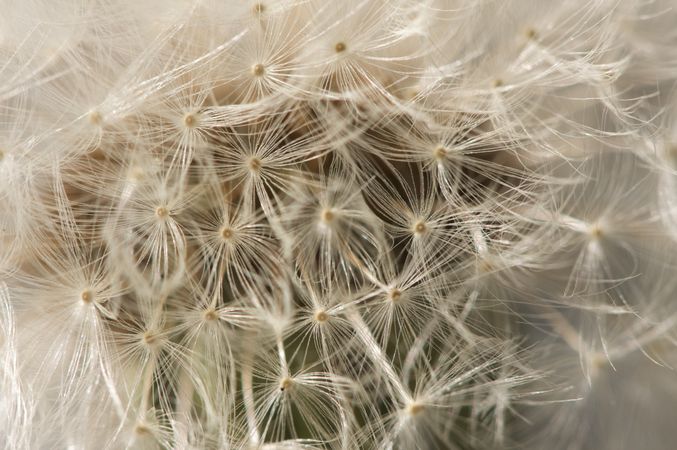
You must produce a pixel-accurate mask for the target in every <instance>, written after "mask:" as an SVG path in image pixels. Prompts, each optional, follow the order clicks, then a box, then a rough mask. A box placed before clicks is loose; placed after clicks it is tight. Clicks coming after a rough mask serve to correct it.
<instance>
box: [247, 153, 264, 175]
mask: <svg viewBox="0 0 677 450" xmlns="http://www.w3.org/2000/svg"><path fill="white" fill-rule="evenodd" d="M262 167H263V162H262V161H261V160H260V159H259V158H257V157H255V156H254V157H252V158H251V159H250V160H249V170H250V171H251V172H253V173H257V172H259V171H260V170H261V168H262Z"/></svg>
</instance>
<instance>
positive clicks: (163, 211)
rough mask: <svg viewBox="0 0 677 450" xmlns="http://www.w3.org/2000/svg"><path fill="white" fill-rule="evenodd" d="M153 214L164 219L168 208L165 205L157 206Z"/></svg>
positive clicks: (167, 215)
mask: <svg viewBox="0 0 677 450" xmlns="http://www.w3.org/2000/svg"><path fill="white" fill-rule="evenodd" d="M155 215H156V216H157V217H158V218H160V219H166V218H167V217H169V209H167V207H166V206H158V207H157V208H155Z"/></svg>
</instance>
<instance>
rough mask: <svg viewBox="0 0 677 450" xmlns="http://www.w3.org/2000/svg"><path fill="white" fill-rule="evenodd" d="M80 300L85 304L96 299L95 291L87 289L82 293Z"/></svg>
mask: <svg viewBox="0 0 677 450" xmlns="http://www.w3.org/2000/svg"><path fill="white" fill-rule="evenodd" d="M80 300H81V301H82V303H83V304H85V305H88V304H90V303H92V302H93V301H94V293H93V292H92V291H91V290H89V289H85V290H84V291H82V292H81V293H80Z"/></svg>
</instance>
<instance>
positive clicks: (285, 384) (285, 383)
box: [280, 377, 294, 391]
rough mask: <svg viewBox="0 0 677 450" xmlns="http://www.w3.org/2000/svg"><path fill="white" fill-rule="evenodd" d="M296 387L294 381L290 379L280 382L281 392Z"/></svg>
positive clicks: (286, 378)
mask: <svg viewBox="0 0 677 450" xmlns="http://www.w3.org/2000/svg"><path fill="white" fill-rule="evenodd" d="M293 385H294V380H292V379H291V378H289V377H285V378H283V379H282V381H280V390H281V391H287V390H289V388H291V387H292V386H293Z"/></svg>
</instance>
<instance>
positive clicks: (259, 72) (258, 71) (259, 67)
mask: <svg viewBox="0 0 677 450" xmlns="http://www.w3.org/2000/svg"><path fill="white" fill-rule="evenodd" d="M265 73H266V67H265V66H264V65H263V64H254V65H253V66H252V75H254V76H255V77H262V76H263V75H264V74H265Z"/></svg>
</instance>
